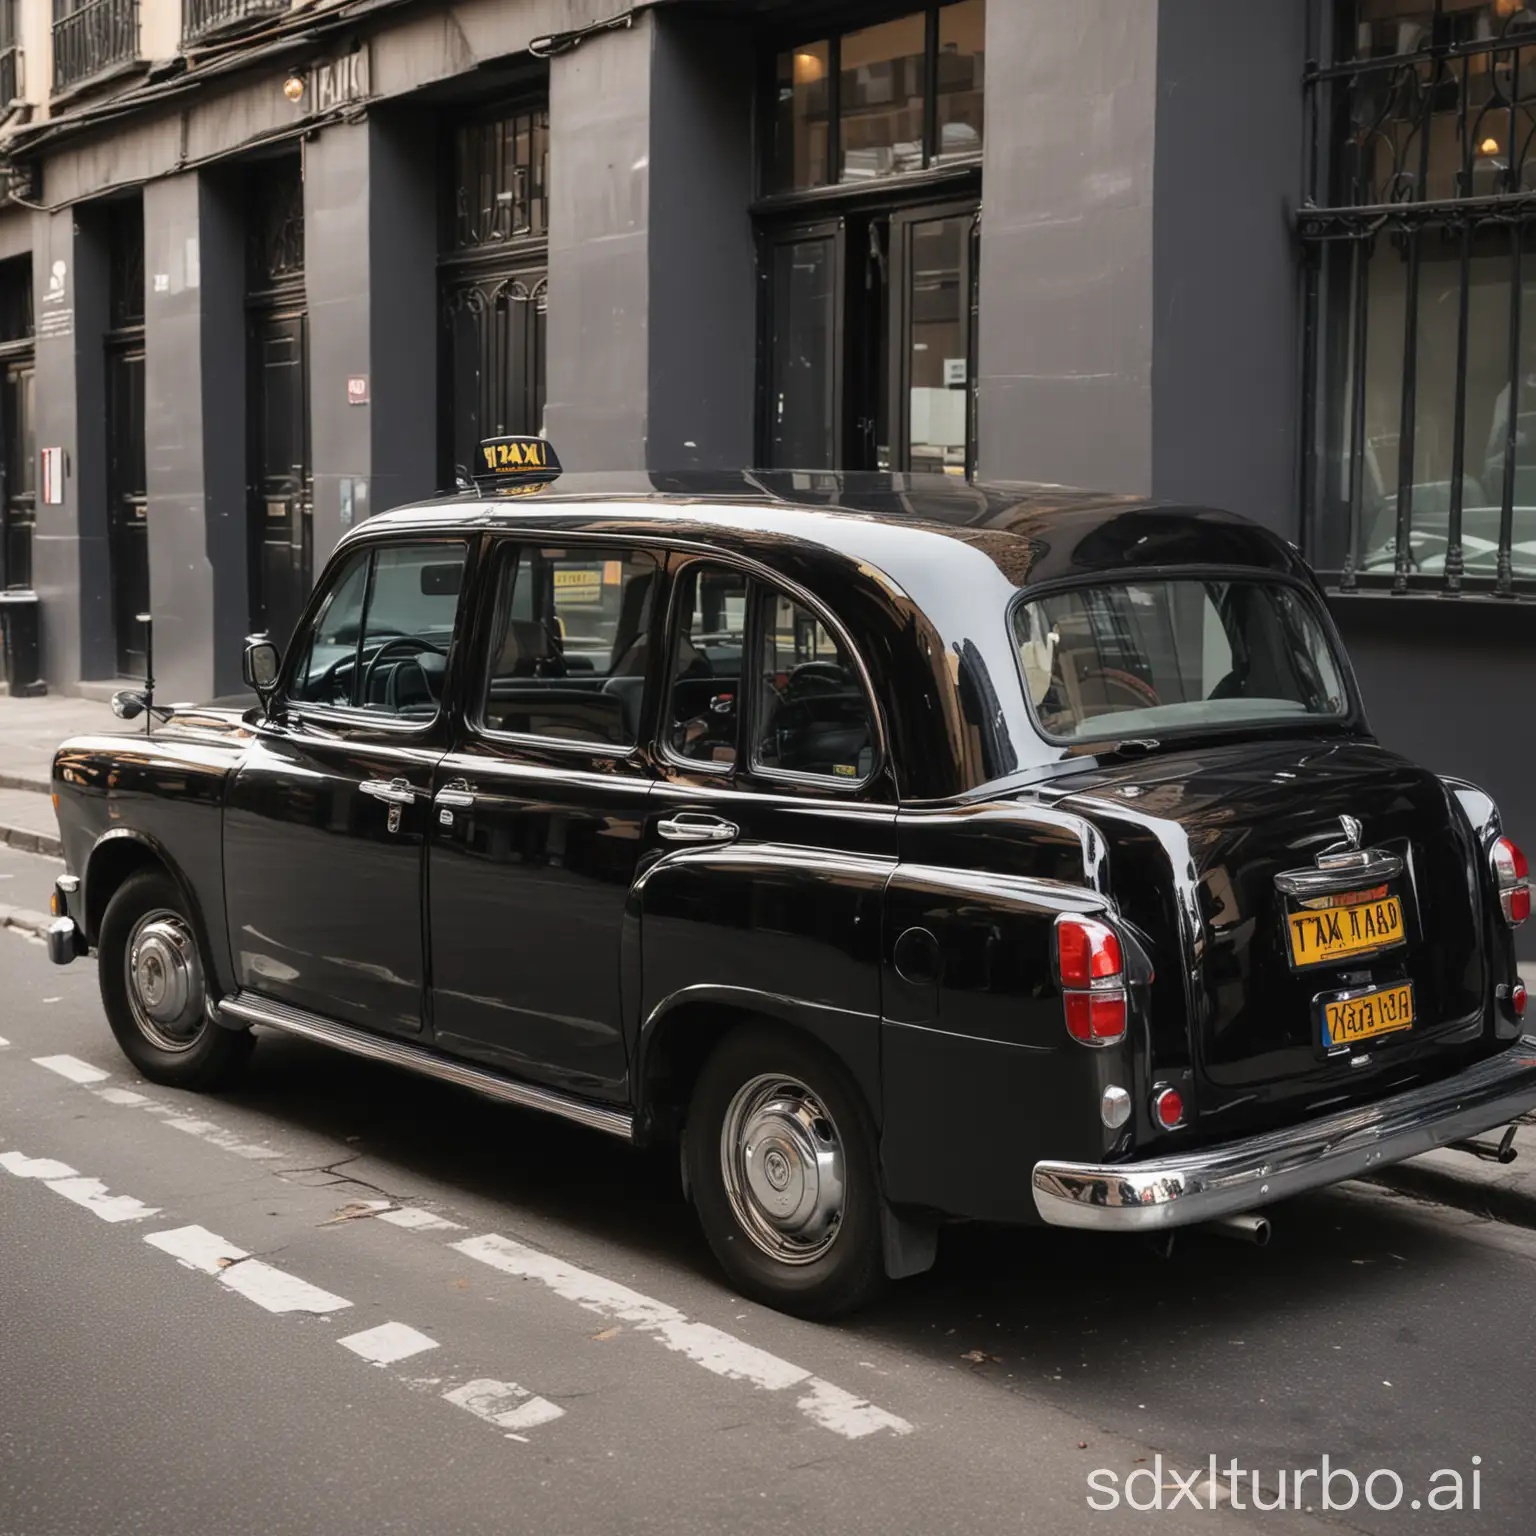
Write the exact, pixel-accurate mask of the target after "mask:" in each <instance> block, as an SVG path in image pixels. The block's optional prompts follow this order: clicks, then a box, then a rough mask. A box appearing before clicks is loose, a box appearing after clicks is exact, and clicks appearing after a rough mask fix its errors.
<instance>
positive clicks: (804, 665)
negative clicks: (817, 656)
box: [784, 661, 852, 699]
mask: <svg viewBox="0 0 1536 1536" xmlns="http://www.w3.org/2000/svg"><path fill="white" fill-rule="evenodd" d="M851 681H852V679H850V678H849V676H848V669H847V667H845V666H843V665H842V663H841V662H837V661H803V662H801V663H800V665H799V666H798V667H791V668H790V672H789V677H788V678H787V679H786V681H785V685H784V697H785V698H786V699H803V698H807V697H812V696H815V695H818V694H830V693H846V692H847V691H848V687H849V684H850V682H851Z"/></svg>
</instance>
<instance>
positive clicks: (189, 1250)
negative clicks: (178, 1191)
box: [144, 1227, 250, 1275]
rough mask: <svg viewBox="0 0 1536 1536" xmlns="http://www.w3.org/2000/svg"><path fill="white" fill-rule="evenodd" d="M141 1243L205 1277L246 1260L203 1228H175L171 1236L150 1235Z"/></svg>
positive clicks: (170, 1233)
mask: <svg viewBox="0 0 1536 1536" xmlns="http://www.w3.org/2000/svg"><path fill="white" fill-rule="evenodd" d="M144 1241H145V1242H146V1243H148V1244H149V1245H150V1247H151V1248H158V1249H160V1250H161V1251H162V1252H163V1253H168V1254H170V1256H171V1257H172V1258H173V1259H180V1260H181V1262H182V1263H183V1264H185V1265H186V1266H187V1268H188V1269H197V1270H201V1271H202V1272H203V1274H205V1275H217V1274H220V1273H222V1271H223V1270H224V1269H225V1268H226V1267H227V1266H228V1265H230V1264H232V1263H234V1262H235V1261H236V1260H237V1259H248V1258H250V1254H248V1253H247V1252H246V1251H245V1249H244V1248H236V1247H235V1245H234V1244H233V1243H229V1242H225V1240H224V1239H223V1238H222V1237H220V1236H219V1235H218V1234H217V1233H215V1232H210V1231H209V1230H208V1229H207V1227H177V1228H176V1229H175V1230H174V1231H171V1232H151V1233H149V1234H148V1236H146V1237H145V1239H144Z"/></svg>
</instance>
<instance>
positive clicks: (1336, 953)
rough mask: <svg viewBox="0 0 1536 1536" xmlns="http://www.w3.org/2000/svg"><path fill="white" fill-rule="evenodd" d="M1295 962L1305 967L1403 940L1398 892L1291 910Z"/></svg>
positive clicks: (1323, 963)
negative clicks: (1321, 907) (1315, 908)
mask: <svg viewBox="0 0 1536 1536" xmlns="http://www.w3.org/2000/svg"><path fill="white" fill-rule="evenodd" d="M1285 920H1286V922H1287V923H1288V924H1289V925H1290V930H1291V964H1292V965H1294V966H1296V967H1297V968H1298V969H1301V968H1303V967H1305V966H1311V965H1327V964H1328V963H1329V962H1330V961H1334V960H1342V959H1346V958H1348V957H1349V956H1350V955H1360V954H1365V953H1367V952H1368V951H1371V950H1377V949H1387V948H1389V947H1390V946H1392V945H1394V944H1401V943H1402V942H1403V903H1402V901H1401V900H1400V899H1399V898H1398V897H1396V896H1382V897H1380V898H1379V899H1377V900H1376V901H1362V902H1359V903H1357V904H1356V905H1354V906H1337V907H1328V908H1325V909H1324V910H1322V911H1317V912H1312V911H1308V912H1288V913H1287V914H1286V919H1285Z"/></svg>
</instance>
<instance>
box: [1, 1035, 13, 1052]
mask: <svg viewBox="0 0 1536 1536" xmlns="http://www.w3.org/2000/svg"><path fill="white" fill-rule="evenodd" d="M10 1046H11V1042H10V1041H9V1040H7V1039H6V1038H5V1036H4V1035H0V1051H6V1050H9V1049H10Z"/></svg>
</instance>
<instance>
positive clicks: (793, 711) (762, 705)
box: [752, 591, 875, 781]
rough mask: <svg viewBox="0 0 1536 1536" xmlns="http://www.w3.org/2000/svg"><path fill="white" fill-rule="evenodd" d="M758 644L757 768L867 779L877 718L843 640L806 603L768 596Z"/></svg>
mask: <svg viewBox="0 0 1536 1536" xmlns="http://www.w3.org/2000/svg"><path fill="white" fill-rule="evenodd" d="M759 647H760V648H759V664H758V668H757V676H756V680H755V681H756V687H757V692H758V701H757V714H756V730H755V733H754V734H755V741H754V743H753V753H752V757H753V763H754V765H755V766H757V767H759V768H765V769H768V770H770V771H778V772H781V773H796V774H814V775H817V776H823V777H826V778H828V779H835V780H848V781H853V780H859V779H863V778H865V777H866V776H867V775H868V774H869V772H870V770H871V768H872V767H873V765H874V744H875V732H874V721H873V717H872V714H871V708H870V702H869V695H868V694H867V693H866V692H865V691H864V683H863V679H862V677H861V676H860V673H859V669H858V668H857V666H856V665H855V664H854V662H853V658H852V657H851V656H850V655H849V653H848V650H847V648H846V647H845V646H844V645H843V643H842V641H841V640H839V639H838V638H837V637H836V636H835V635H834V634H832V633H831V631H829V630H828V629H827V627H826V626H825V625H824V624H822V623H821V621H820V620H819V619H818V618H817V617H816V615H815V614H814V613H812V612H811V611H810V610H809V609H808V608H806V607H804V606H803V605H802V604H800V603H797V602H795V601H794V600H793V599H792V598H789V597H786V596H784V595H783V594H782V593H779V592H773V591H765V592H764V594H763V619H762V625H761V630H760V640H759Z"/></svg>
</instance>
